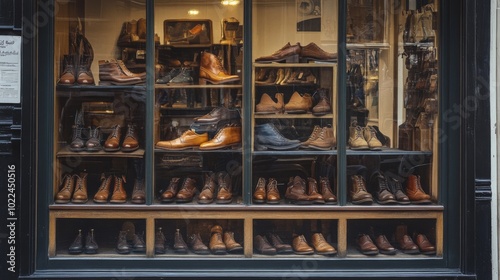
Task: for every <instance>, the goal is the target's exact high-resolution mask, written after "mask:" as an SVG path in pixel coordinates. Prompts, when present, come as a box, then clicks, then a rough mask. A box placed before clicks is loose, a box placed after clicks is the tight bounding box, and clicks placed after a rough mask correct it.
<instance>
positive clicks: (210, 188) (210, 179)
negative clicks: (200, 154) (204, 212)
mask: <svg viewBox="0 0 500 280" xmlns="http://www.w3.org/2000/svg"><path fill="white" fill-rule="evenodd" d="M215 188H216V183H215V174H214V173H211V174H205V185H204V186H203V189H202V190H201V192H200V194H199V195H198V203H199V204H208V203H212V202H213V201H214V195H215Z"/></svg>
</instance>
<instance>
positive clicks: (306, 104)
mask: <svg viewBox="0 0 500 280" xmlns="http://www.w3.org/2000/svg"><path fill="white" fill-rule="evenodd" d="M312 103H313V102H312V97H311V95H310V94H309V93H304V94H302V95H301V94H300V93H298V92H296V91H295V92H294V93H293V94H292V97H290V100H289V101H288V103H286V104H285V113H289V114H305V113H307V112H310V111H311V109H312Z"/></svg>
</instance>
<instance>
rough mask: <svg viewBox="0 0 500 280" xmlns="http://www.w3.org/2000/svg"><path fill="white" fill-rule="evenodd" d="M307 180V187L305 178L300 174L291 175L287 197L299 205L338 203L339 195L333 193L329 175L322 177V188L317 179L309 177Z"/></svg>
mask: <svg viewBox="0 0 500 280" xmlns="http://www.w3.org/2000/svg"><path fill="white" fill-rule="evenodd" d="M307 182H308V184H307V188H306V181H305V180H304V179H303V178H301V177H300V176H295V177H290V180H289V181H288V185H287V186H288V187H287V189H286V192H285V198H287V199H288V200H290V202H291V203H294V204H298V205H307V204H313V203H314V204H325V203H326V204H336V203H337V197H336V196H335V195H334V194H333V191H332V189H331V186H330V180H329V179H328V178H327V177H320V189H318V183H317V181H316V179H314V178H311V177H309V178H307Z"/></svg>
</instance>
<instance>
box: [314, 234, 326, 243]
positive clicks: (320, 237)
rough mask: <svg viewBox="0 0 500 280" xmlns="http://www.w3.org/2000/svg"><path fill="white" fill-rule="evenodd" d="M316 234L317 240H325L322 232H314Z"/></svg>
mask: <svg viewBox="0 0 500 280" xmlns="http://www.w3.org/2000/svg"><path fill="white" fill-rule="evenodd" d="M316 236H317V237H318V241H323V242H326V240H325V237H324V236H323V234H321V233H318V234H316Z"/></svg>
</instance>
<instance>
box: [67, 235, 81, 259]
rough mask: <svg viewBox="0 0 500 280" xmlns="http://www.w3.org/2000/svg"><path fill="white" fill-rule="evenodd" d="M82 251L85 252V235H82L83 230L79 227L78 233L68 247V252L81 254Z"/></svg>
mask: <svg viewBox="0 0 500 280" xmlns="http://www.w3.org/2000/svg"><path fill="white" fill-rule="evenodd" d="M82 252H83V237H82V230H81V229H79V230H78V235H77V236H76V238H75V240H74V241H73V243H71V245H70V246H69V248H68V253H70V254H81V253H82Z"/></svg>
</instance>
